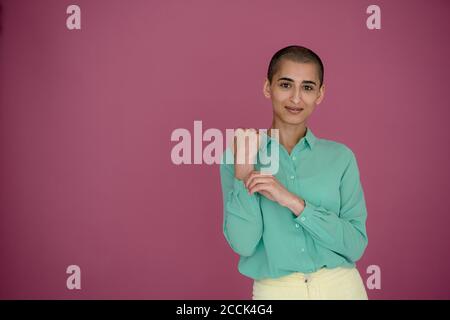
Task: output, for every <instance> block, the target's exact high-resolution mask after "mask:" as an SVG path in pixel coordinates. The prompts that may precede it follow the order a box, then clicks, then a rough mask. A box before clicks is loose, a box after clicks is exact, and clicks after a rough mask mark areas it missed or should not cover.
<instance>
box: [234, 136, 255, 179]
mask: <svg viewBox="0 0 450 320" xmlns="http://www.w3.org/2000/svg"><path fill="white" fill-rule="evenodd" d="M247 141H248V144H247V143H246V142H247ZM259 146H260V135H259V133H258V131H256V130H255V129H247V128H246V129H242V128H239V129H237V130H236V131H235V135H234V138H233V145H232V147H231V150H232V151H233V155H234V175H235V177H236V178H237V179H239V180H244V179H245V178H246V177H247V176H248V175H249V174H250V172H252V171H253V170H254V164H255V163H256V157H257V154H258V149H259Z"/></svg>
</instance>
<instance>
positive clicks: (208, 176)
mask: <svg viewBox="0 0 450 320" xmlns="http://www.w3.org/2000/svg"><path fill="white" fill-rule="evenodd" d="M73 3H76V4H78V5H79V6H80V7H81V11H82V14H81V19H82V29H81V30H74V31H69V30H68V29H67V28H66V25H65V20H66V16H67V15H66V13H65V11H66V8H67V6H68V5H70V4H73ZM370 4H378V5H379V6H380V7H381V12H382V14H381V18H382V29H381V30H368V29H367V27H366V24H365V21H366V17H367V16H368V15H367V14H366V8H367V7H368V6H369V5H370ZM449 9H450V5H449V2H448V1H437V0H435V1H361V0H355V1H331V0H330V1H300V0H294V1H278V0H277V1H166V0H165V1H128V2H126V1H119V0H117V1H116V0H115V1H93V0H89V1H88V0H77V1H76V2H73V1H63V0H52V1H44V0H42V1H22V0H20V1H19V0H14V1H13V0H10V1H2V2H1V25H0V27H1V33H0V48H1V49H0V55H1V56H0V59H1V60H0V61H1V63H0V70H1V71H0V77H1V78H0V87H1V99H0V106H1V107H0V112H1V114H0V130H1V133H0V139H1V140H0V298H14V299H16V298H19V299H20V298H40V299H42V298H57V299H60V298H65V299H70V298H87V299H92V298H106V299H108V298H127V299H128V298H145V299H159V298H165V299H169V298H172V299H183V298H186V299H250V298H251V285H252V282H251V280H250V279H248V278H245V277H244V276H242V275H241V274H239V272H238V270H237V261H238V256H237V255H236V254H234V253H233V252H232V251H231V249H230V248H229V247H228V246H227V244H226V242H225V239H224V237H223V235H222V230H221V226H222V198H221V190H220V181H219V171H218V167H217V165H212V166H209V165H195V166H194V165H191V166H175V165H173V164H172V162H171V158H170V151H171V148H172V147H173V146H174V145H175V143H174V142H171V141H170V135H171V133H172V131H173V130H174V129H176V128H187V129H189V130H190V131H191V132H192V131H193V121H194V120H202V121H203V127H204V129H206V128H219V129H221V130H224V129H225V128H234V127H238V126H247V127H255V128H267V127H268V126H269V125H270V120H271V106H270V102H269V101H267V100H265V99H264V97H263V96H262V92H261V90H262V84H263V79H264V76H265V73H266V68H267V64H268V62H269V59H270V57H271V56H272V54H273V53H274V52H275V51H276V50H278V49H280V48H282V47H284V46H287V45H290V44H300V45H304V46H307V47H310V48H311V49H313V50H315V51H316V52H317V53H318V54H319V55H320V56H321V57H322V59H323V60H324V63H325V81H326V85H327V93H326V97H325V100H324V102H323V103H322V104H321V105H320V106H319V107H318V109H317V110H316V113H315V114H314V115H313V116H312V118H311V119H310V120H309V125H310V126H311V127H312V128H313V130H314V133H315V134H316V135H317V136H318V137H321V138H326V139H332V140H335V141H340V142H343V143H345V144H347V145H348V146H349V147H351V148H352V149H353V150H354V152H355V154H356V155H357V159H358V162H359V166H360V171H361V176H362V183H363V187H364V191H365V195H366V201H367V207H368V213H369V219H368V234H369V246H368V248H367V251H366V253H365V255H364V257H363V259H362V260H360V262H359V264H358V268H359V270H360V272H361V273H362V275H363V278H364V279H366V278H367V276H368V275H367V274H366V273H365V270H366V268H367V267H368V266H369V265H379V266H380V267H381V272H382V281H381V282H382V288H381V290H369V291H368V293H369V297H370V298H371V299H381V298H384V299H400V298H407V299H411V298H424V299H431V298H450V273H449V272H448V270H450V250H449V248H448V244H449V240H450V233H449V232H448V228H449V222H450V214H449V210H448V209H447V207H448V205H447V203H446V200H447V199H448V198H447V197H448V190H449V189H450V170H449V162H450V152H449V142H450V140H449V136H450V135H449V134H450V126H449V125H448V120H449V116H450V109H449V107H450V106H449V102H448V97H447V94H448V91H449V89H448V85H449V83H448V72H449V71H450V70H449V69H450V68H449V67H450V62H449V59H448V57H449V56H450V46H449V44H448V32H449V31H450V30H449V29H450V28H449V27H450V21H449V20H448V12H449ZM71 264H76V265H79V266H80V267H81V270H82V289H81V290H78V291H77V290H72V291H70V290H68V289H67V288H66V278H67V276H68V275H67V274H66V273H65V271H66V267H67V266H68V265H71Z"/></svg>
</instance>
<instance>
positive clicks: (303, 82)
mask: <svg viewBox="0 0 450 320" xmlns="http://www.w3.org/2000/svg"><path fill="white" fill-rule="evenodd" d="M280 80H284V81H289V82H295V81H294V80H292V79H291V78H286V77H282V78H279V79H278V80H277V81H280ZM302 84H313V85H315V86H316V85H317V84H316V83H315V82H314V81H311V80H303V81H302Z"/></svg>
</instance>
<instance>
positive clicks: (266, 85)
mask: <svg viewBox="0 0 450 320" xmlns="http://www.w3.org/2000/svg"><path fill="white" fill-rule="evenodd" d="M263 94H264V97H266V98H267V99H270V97H271V94H270V83H269V80H268V79H267V78H266V80H265V81H264V86H263Z"/></svg>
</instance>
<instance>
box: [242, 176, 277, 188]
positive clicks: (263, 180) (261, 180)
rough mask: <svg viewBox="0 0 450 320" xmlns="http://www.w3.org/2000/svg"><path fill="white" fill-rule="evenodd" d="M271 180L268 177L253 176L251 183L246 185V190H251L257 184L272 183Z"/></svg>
mask: <svg viewBox="0 0 450 320" xmlns="http://www.w3.org/2000/svg"><path fill="white" fill-rule="evenodd" d="M272 182H273V180H272V179H271V178H270V177H262V176H255V177H254V178H253V179H252V181H251V182H250V183H249V184H248V187H247V188H248V189H251V188H252V187H253V186H255V185H256V184H258V183H272Z"/></svg>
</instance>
